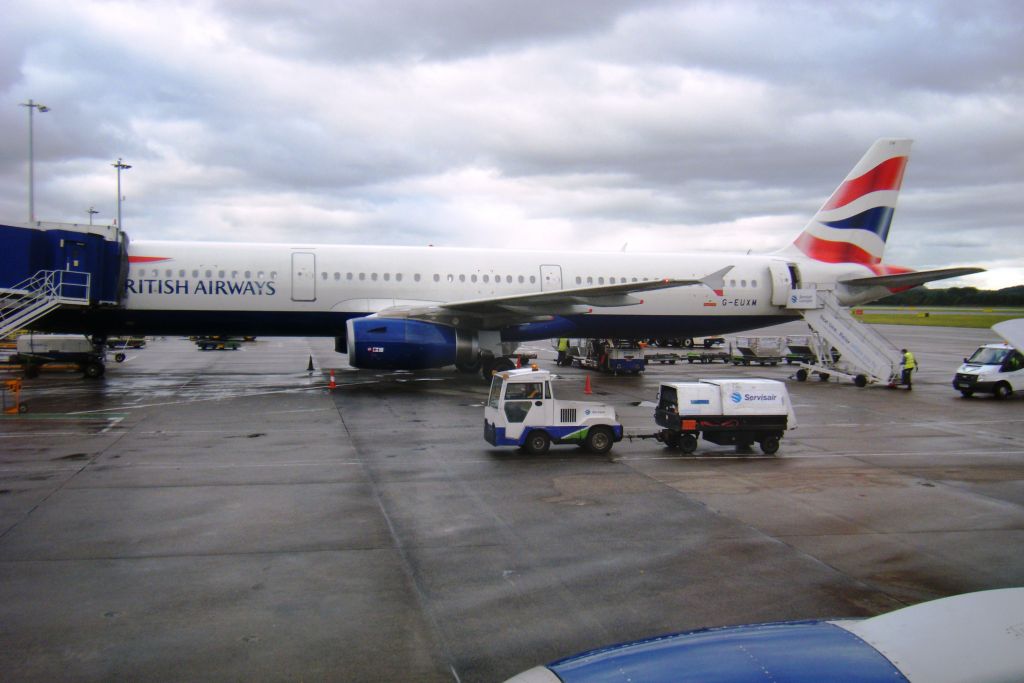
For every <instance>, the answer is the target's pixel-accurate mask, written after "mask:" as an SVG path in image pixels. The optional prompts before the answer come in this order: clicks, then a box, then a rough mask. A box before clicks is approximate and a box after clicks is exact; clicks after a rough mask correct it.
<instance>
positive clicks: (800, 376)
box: [796, 368, 807, 382]
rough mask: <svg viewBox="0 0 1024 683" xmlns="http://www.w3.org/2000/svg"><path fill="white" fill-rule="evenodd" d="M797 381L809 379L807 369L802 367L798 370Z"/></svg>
mask: <svg viewBox="0 0 1024 683" xmlns="http://www.w3.org/2000/svg"><path fill="white" fill-rule="evenodd" d="M796 381H797V382H806V381H807V370H806V369H804V368H800V369H799V370H797V371H796Z"/></svg>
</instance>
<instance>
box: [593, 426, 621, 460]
mask: <svg viewBox="0 0 1024 683" xmlns="http://www.w3.org/2000/svg"><path fill="white" fill-rule="evenodd" d="M614 443H615V439H614V438H613V437H612V433H611V431H610V430H609V429H608V428H607V427H593V428H591V429H590V431H588V432H587V439H586V444H587V450H588V451H590V452H591V453H596V454H597V455H604V454H605V453H607V452H608V451H610V450H611V449H612V444H614Z"/></svg>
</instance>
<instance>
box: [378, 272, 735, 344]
mask: <svg viewBox="0 0 1024 683" xmlns="http://www.w3.org/2000/svg"><path fill="white" fill-rule="evenodd" d="M730 270H732V266H726V267H725V268H723V269H721V270H719V271H716V272H714V273H711V274H710V275H706V276H704V277H702V278H698V279H693V280H685V279H678V278H664V279H661V280H648V281H647V282H628V283H622V284H615V285H598V286H596V287H576V288H573V289H555V290H549V291H545V292H528V293H526V294H512V295H509V296H499V297H487V298H483V299H465V300H463V301H449V302H446V303H443V304H436V305H427V306H393V307H391V308H386V309H384V310H381V311H378V312H377V313H375V314H374V315H375V316H376V317H378V318H413V319H417V320H427V321H431V322H440V323H446V324H450V325H461V326H464V327H476V328H481V329H490V328H495V327H501V326H505V325H513V324H519V323H527V322H537V321H542V320H550V319H551V318H552V317H554V316H556V315H572V314H580V313H589V312H591V311H592V310H593V308H595V307H609V306H635V305H637V304H642V303H643V299H641V298H639V297H638V296H636V295H637V294H642V293H643V292H651V291H656V290H659V289H669V288H672V287H690V286H694V285H703V286H705V287H709V288H710V289H712V290H714V291H715V292H716V293H721V291H722V289H723V288H724V286H725V274H726V273H728V272H729V271H730Z"/></svg>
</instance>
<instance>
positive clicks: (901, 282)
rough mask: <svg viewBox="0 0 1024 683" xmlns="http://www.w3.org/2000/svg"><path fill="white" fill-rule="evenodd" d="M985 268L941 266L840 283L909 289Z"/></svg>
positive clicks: (977, 271) (978, 271) (840, 282)
mask: <svg viewBox="0 0 1024 683" xmlns="http://www.w3.org/2000/svg"><path fill="white" fill-rule="evenodd" d="M984 271H985V269H984V268H939V269H938V270H918V271H914V272H911V273H897V274H895V275H875V276H873V277H857V278H853V279H851V280H840V281H839V284H842V285H850V286H851V287H889V288H890V289H891V288H897V287H898V288H903V289H909V288H910V287H917V286H918V285H923V284H924V283H926V282H932V281H933V280H945V279H946V278H951V277H961V276H963V275H973V274H974V273H982V272H984Z"/></svg>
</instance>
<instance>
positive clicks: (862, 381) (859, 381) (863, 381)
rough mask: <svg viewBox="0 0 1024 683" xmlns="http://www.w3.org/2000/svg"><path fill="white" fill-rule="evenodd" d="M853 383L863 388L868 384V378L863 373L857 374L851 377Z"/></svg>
mask: <svg viewBox="0 0 1024 683" xmlns="http://www.w3.org/2000/svg"><path fill="white" fill-rule="evenodd" d="M853 383H854V384H856V385H857V386H858V387H860V388H861V389H863V388H864V387H866V386H867V385H868V378H867V377H865V376H864V375H857V376H856V377H854V378H853Z"/></svg>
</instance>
